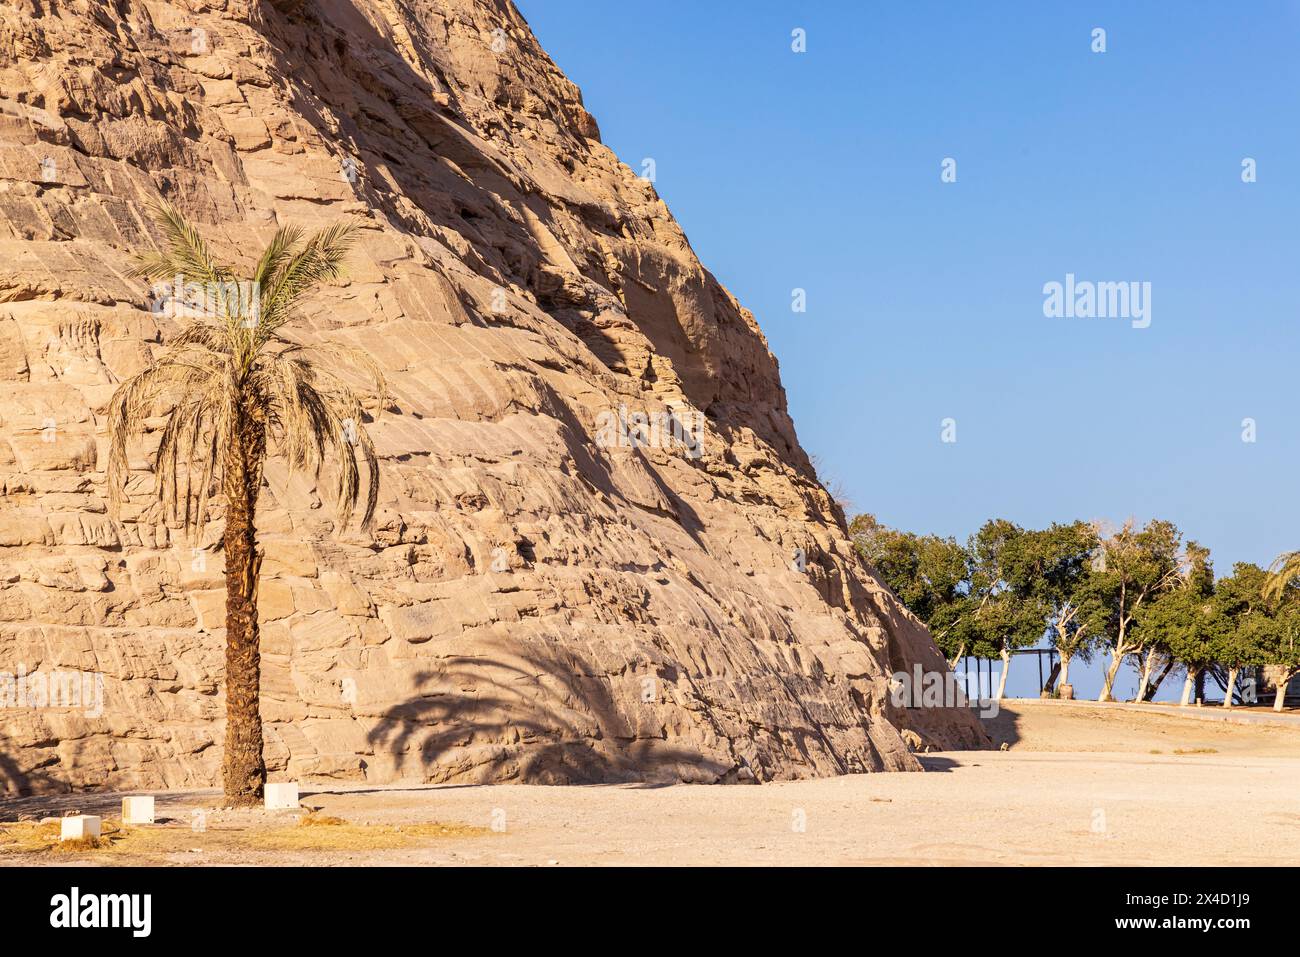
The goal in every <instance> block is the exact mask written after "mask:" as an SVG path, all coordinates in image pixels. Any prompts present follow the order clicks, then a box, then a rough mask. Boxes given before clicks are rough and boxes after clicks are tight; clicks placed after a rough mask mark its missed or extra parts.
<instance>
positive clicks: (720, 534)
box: [0, 0, 984, 792]
mask: <svg viewBox="0 0 1300 957" xmlns="http://www.w3.org/2000/svg"><path fill="white" fill-rule="evenodd" d="M160 195H162V196H165V197H167V198H169V199H171V200H172V201H173V202H175V203H176V204H177V205H178V206H179V207H180V208H181V210H182V211H183V212H184V213H185V214H186V215H187V216H189V217H190V218H191V219H193V220H194V221H195V222H197V223H198V224H200V225H201V227H202V228H203V229H204V230H205V232H206V234H207V235H208V236H209V237H210V239H211V240H212V241H213V244H214V246H215V247H216V250H217V252H218V253H219V254H220V255H222V256H223V257H226V258H230V259H234V260H236V261H240V260H247V259H248V258H249V257H250V256H251V255H252V254H253V253H254V252H255V250H257V249H258V248H260V246H261V244H262V243H264V242H265V240H266V239H267V238H268V237H269V235H270V234H271V232H272V231H273V230H274V228H275V227H276V226H277V225H278V224H281V223H285V222H296V223H300V224H302V225H304V226H308V227H317V226H320V225H323V224H326V223H329V222H333V221H335V220H337V219H338V218H340V217H350V218H352V219H354V220H356V221H357V222H358V223H360V224H361V225H362V226H363V231H362V237H363V238H362V241H361V242H360V244H359V247H358V250H357V252H356V254H355V255H354V257H353V260H352V263H351V266H350V269H349V276H348V279H347V281H346V282H344V283H341V284H339V285H337V286H336V287H332V288H330V289H329V290H327V291H326V292H325V293H324V294H323V295H322V296H321V297H319V299H318V300H317V301H316V302H315V305H314V307H313V309H312V311H311V314H310V315H307V316H306V317H304V320H303V323H302V327H303V328H304V329H307V330H310V334H312V335H317V336H321V337H325V338H334V339H338V340H342V341H346V342H348V343H351V344H353V345H356V346H361V347H364V348H365V349H367V350H369V351H370V352H371V353H372V354H373V355H374V356H376V357H377V358H378V359H379V360H380V361H381V362H382V363H383V365H384V367H385V368H386V369H387V370H388V372H389V374H390V376H391V381H392V386H393V390H394V401H393V405H392V408H391V409H390V410H388V412H387V413H386V414H384V415H383V416H381V417H380V418H379V419H378V421H376V422H375V423H373V424H371V426H370V428H371V431H372V434H374V436H375V437H376V440H377V442H378V444H379V447H380V451H381V453H382V456H383V462H384V465H383V475H382V479H383V488H382V506H381V514H380V517H379V520H378V522H377V526H376V529H375V531H374V534H373V536H362V535H359V534H358V533H357V532H355V530H340V529H336V528H335V527H334V523H333V520H332V515H331V512H330V509H329V508H328V506H326V507H322V503H321V500H320V499H319V498H318V496H317V493H316V491H315V489H314V488H313V487H312V486H311V484H310V483H309V482H307V481H305V480H304V479H303V478H302V477H296V478H292V479H291V478H290V477H288V476H287V475H286V474H285V470H284V469H283V468H282V467H279V466H278V465H277V466H275V467H273V468H272V469H271V471H270V474H269V476H268V483H267V487H266V488H265V490H264V494H263V502H262V506H261V513H260V521H259V525H260V528H261V531H262V536H263V541H264V543H265V547H266V563H265V568H264V571H265V577H264V582H263V585H262V594H261V600H262V615H263V636H264V658H263V668H264V674H263V713H264V716H265V720H266V723H267V748H268V760H269V763H270V765H271V767H272V769H273V774H275V775H288V776H294V777H311V776H325V777H335V778H349V779H357V780H367V781H380V782H382V781H389V780H395V779H399V778H418V779H426V780H457V781H487V780H524V781H534V782H562V781H597V780H624V779H640V780H690V781H737V780H753V779H757V780H769V779H778V778H796V777H805V776H812V775H826V774H836V773H842V772H853V771H874V770H882V769H897V770H906V769H915V768H916V767H917V764H916V762H915V759H914V758H912V756H911V755H910V754H909V753H908V750H907V749H906V748H905V747H904V744H903V742H902V740H901V738H900V733H899V731H900V729H901V728H903V727H908V728H911V729H912V730H913V731H915V732H917V733H919V734H920V735H921V737H922V738H923V739H925V740H927V741H928V742H930V743H933V744H934V745H936V746H946V747H960V746H979V745H982V744H983V742H984V738H983V735H982V732H981V731H979V729H978V725H977V723H976V722H975V721H974V719H973V718H972V717H971V715H970V714H969V713H968V712H965V711H899V710H896V709H894V708H893V707H892V706H891V704H890V702H889V701H888V695H887V690H886V689H887V680H888V675H889V674H890V673H891V672H893V671H895V670H898V669H903V668H910V667H911V666H912V665H914V664H915V663H918V662H920V663H923V664H924V665H925V666H926V667H927V668H929V667H934V668H942V667H943V665H942V661H941V659H940V657H939V656H938V654H937V652H936V651H935V650H934V647H933V645H932V643H931V641H930V639H929V636H928V635H927V634H926V633H925V631H924V629H923V628H922V627H921V626H920V625H919V624H918V623H917V622H916V621H915V620H914V619H913V618H911V617H910V616H909V615H907V614H906V612H904V611H903V610H902V609H901V608H900V606H899V605H898V604H897V602H896V601H895V600H894V598H893V597H892V596H891V595H890V594H889V593H888V592H887V591H885V590H883V589H882V588H881V587H880V586H879V585H878V584H877V583H876V582H875V580H874V579H873V578H872V577H871V576H870V574H869V572H868V571H867V570H866V569H865V568H863V567H862V566H861V564H860V563H859V562H858V561H857V559H856V558H855V556H854V554H853V551H852V548H851V546H850V543H849V542H848V541H847V538H846V533H845V529H844V525H843V517H842V516H841V515H839V514H838V511H837V509H836V506H835V505H834V504H833V502H832V501H831V500H830V498H829V497H828V496H827V494H826V492H825V490H824V489H823V488H822V487H821V486H820V485H819V484H818V482H817V480H816V477H815V475H814V472H813V470H812V468H811V466H810V464H809V461H808V459H807V457H806V456H805V454H804V453H803V451H802V450H801V449H800V447H799V444H798V442H797V440H796V438H795V432H794V428H793V425H792V423H791V420H790V417H789V415H788V414H787V412H786V403H785V397H784V394H783V391H782V388H781V384H780V380H779V377H778V373H777V367H776V362H775V361H774V359H773V358H772V356H771V354H770V353H769V352H768V349H767V345H766V342H765V340H764V338H763V335H762V333H761V332H760V330H759V328H758V326H757V324H756V323H755V321H754V318H753V317H752V316H751V315H750V313H749V312H747V311H746V310H745V309H743V308H742V307H741V306H740V305H739V304H738V303H737V302H736V301H735V299H733V298H732V297H731V295H730V294H728V293H727V291H726V290H725V289H723V288H722V287H721V286H720V285H719V284H718V282H717V281H716V280H715V279H714V278H713V276H711V275H710V274H709V273H708V272H707V271H706V270H705V269H704V268H703V267H702V266H701V265H700V263H699V262H698V260H697V259H696V257H695V255H694V254H693V252H692V251H691V248H690V245H689V244H688V242H687V240H686V237H685V236H684V234H683V233H682V230H681V229H680V227H679V226H678V225H677V223H676V222H675V221H674V219H673V218H672V216H671V215H670V214H669V212H668V210H667V208H666V207H665V206H664V204H663V202H662V201H661V200H660V199H659V198H658V196H657V195H656V194H655V191H654V188H653V187H652V185H650V184H649V183H646V182H643V181H642V180H640V179H638V178H637V176H636V175H635V174H634V173H633V172H632V171H631V170H629V169H628V168H627V167H625V166H624V165H622V164H621V163H620V162H619V161H618V160H617V159H616V158H615V156H614V155H613V153H611V152H610V150H608V149H607V148H606V147H605V146H603V145H602V144H601V142H600V140H599V132H598V129H597V125H596V122H595V120H594V119H593V118H592V117H591V116H590V115H589V114H588V113H587V111H586V110H585V109H584V108H583V105H582V99H581V96H580V94H579V91H578V90H577V88H576V87H574V85H573V84H572V83H570V82H569V81H568V80H567V79H566V78H565V77H564V76H563V75H562V74H561V73H560V71H559V70H558V69H557V68H556V67H555V65H554V64H553V63H552V62H551V61H550V60H549V58H548V57H547V56H546V54H545V53H544V52H543V51H542V50H541V49H540V48H539V46H538V44H537V41H536V40H535V39H534V37H533V36H532V34H531V32H530V31H529V28H528V26H527V24H526V23H525V22H524V20H523V19H522V18H521V17H520V15H519V14H518V12H517V11H515V9H514V8H513V6H511V5H510V4H509V3H508V2H506V0H438V2H434V0H404V2H401V3H398V2H396V0H305V2H279V3H275V4H270V3H259V2H256V0H254V2H246V0H207V2H205V0H177V2H153V0H110V2H105V0H57V2H55V0H0V380H3V384H2V385H0V389H2V390H3V400H2V402H0V485H2V487H3V495H4V497H3V505H2V506H0V671H4V672H11V673H12V672H17V671H19V670H20V668H21V669H25V670H26V671H28V672H32V671H40V672H43V673H50V672H55V671H60V670H63V671H78V672H84V673H93V674H99V675H102V676H103V687H104V705H103V709H102V714H92V713H90V711H89V710H88V709H87V708H85V707H82V708H79V709H78V708H65V707H53V708H52V707H46V708H38V709H31V708H21V707H6V708H0V779H2V780H3V782H4V787H5V789H6V790H9V791H11V792H12V791H14V790H20V789H26V790H41V789H47V788H63V787H68V786H74V787H93V786H106V787H132V788H135V787H164V786H166V787H182V786H200V785H201V786H208V785H212V784H213V783H214V782H215V781H216V780H217V778H218V767H219V761H220V754H219V752H220V741H221V725H222V718H223V713H224V711H223V704H222V698H221V673H220V672H221V662H222V644H221V632H222V592H221V590H220V587H221V583H222V582H221V555H220V553H219V551H214V549H213V544H214V542H215V541H216V535H215V528H214V529H213V530H212V532H210V534H209V536H208V538H207V540H206V541H205V542H203V543H202V546H203V547H202V548H200V549H198V550H195V549H194V548H192V547H191V546H190V545H189V544H188V543H187V542H186V541H185V540H184V538H183V537H182V536H181V535H180V534H179V533H178V532H176V531H174V530H169V529H167V528H166V527H163V526H161V525H159V524H158V521H157V519H158V516H157V509H156V506H155V505H154V504H153V502H152V498H151V489H152V476H151V475H150V474H149V472H148V464H149V456H148V453H149V451H150V449H149V447H148V444H147V443H146V445H145V446H143V447H141V448H139V449H138V450H137V453H138V457H137V460H136V462H135V465H136V466H137V467H138V472H137V473H136V475H135V477H134V478H133V480H132V482H131V485H130V493H131V503H130V506H129V507H128V508H127V509H126V510H125V511H124V512H123V514H122V516H121V520H120V521H115V520H114V519H113V518H112V517H111V516H110V515H109V514H108V512H107V508H106V504H105V494H104V482H103V464H104V461H105V437H104V429H103V426H104V419H105V406H106V403H107V400H108V398H109V396H110V395H111V393H112V391H113V389H114V386H115V384H116V383H117V382H119V381H120V380H121V379H122V378H123V377H125V376H127V375H129V374H131V373H132V372H133V371H134V370H135V369H136V368H138V367H139V365H140V364H141V362H142V361H143V360H144V359H145V357H146V356H147V355H148V354H149V353H150V351H151V350H155V349H158V348H159V347H160V345H161V343H163V342H165V341H166V338H167V335H168V333H169V331H170V330H172V329H173V328H174V324H173V323H172V321H171V320H170V319H168V318H167V317H166V316H165V315H159V314H157V313H156V312H155V311H151V309H150V306H149V300H148V290H146V289H144V288H142V287H141V286H140V285H139V283H137V282H135V281H133V280H131V279H129V278H127V273H128V270H129V267H130V264H131V257H132V254H133V253H135V252H139V251H141V250H144V249H147V248H149V247H150V246H151V245H152V244H153V243H154V241H155V238H156V236H155V231H154V229H153V227H152V226H151V225H150V223H149V220H148V215H147V206H148V205H149V203H150V202H152V201H153V200H154V199H156V198H157V197H158V196H160ZM620 409H621V410H623V414H624V415H626V417H628V418H630V419H631V420H632V421H633V422H634V423H635V422H637V421H645V422H649V423H652V424H653V423H661V424H662V423H668V427H667V428H665V429H664V430H662V431H661V434H660V435H659V441H656V442H653V443H651V444H648V445H647V444H638V443H630V442H623V441H620V440H619V436H620V435H621V434H622V431H621V427H620V426H618V425H617V423H618V422H619V416H620ZM638 416H645V419H644V420H640V419H638V418H637V417H638ZM674 422H676V423H683V424H684V425H685V428H683V429H681V430H679V431H674V428H673V427H672V423H674ZM611 423H614V424H615V428H614V432H613V433H611V432H610V428H609V427H610V425H611ZM611 434H614V439H613V440H611V438H610V436H611ZM799 550H802V554H803V555H804V556H806V565H805V566H804V570H802V571H801V570H799V567H800V564H801V563H800V562H798V561H797V560H795V559H796V556H798V555H799V554H800V551H799Z"/></svg>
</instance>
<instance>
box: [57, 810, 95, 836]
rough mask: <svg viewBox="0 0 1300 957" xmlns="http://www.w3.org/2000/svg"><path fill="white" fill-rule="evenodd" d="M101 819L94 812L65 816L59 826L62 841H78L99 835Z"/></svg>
mask: <svg viewBox="0 0 1300 957" xmlns="http://www.w3.org/2000/svg"><path fill="white" fill-rule="evenodd" d="M100 823H101V821H100V819H99V818H97V817H95V816H94V815H93V814H78V815H76V816H74V817H65V818H64V819H63V821H62V823H61V825H60V827H59V840H60V841H78V840H81V838H83V837H99V827H100Z"/></svg>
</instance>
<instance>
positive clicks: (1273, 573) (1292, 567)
mask: <svg viewBox="0 0 1300 957" xmlns="http://www.w3.org/2000/svg"><path fill="white" fill-rule="evenodd" d="M1296 579H1300V552H1285V553H1284V554H1282V555H1279V556H1278V557H1277V561H1275V562H1273V564H1272V566H1271V567H1270V568H1269V570H1268V580H1267V581H1265V582H1264V595H1265V596H1266V597H1268V598H1281V597H1282V595H1283V594H1284V593H1285V592H1286V587H1287V585H1289V584H1291V582H1292V581H1295V580H1296Z"/></svg>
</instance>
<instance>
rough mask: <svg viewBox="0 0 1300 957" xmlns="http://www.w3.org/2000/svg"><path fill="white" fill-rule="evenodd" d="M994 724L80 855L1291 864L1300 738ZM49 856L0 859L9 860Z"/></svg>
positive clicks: (1066, 712)
mask: <svg viewBox="0 0 1300 957" xmlns="http://www.w3.org/2000/svg"><path fill="white" fill-rule="evenodd" d="M999 722H1000V724H996V723H995V727H994V731H995V733H1001V734H1004V736H1005V735H1007V734H1010V735H1013V736H1014V738H1015V742H1016V743H1015V744H1014V746H1013V747H1012V749H1011V750H1009V751H994V752H967V753H960V754H959V753H950V754H937V755H927V756H926V757H925V758H924V761H925V763H926V765H927V767H928V769H929V770H930V772H931V773H927V774H879V775H861V776H848V777H842V778H833V779H826V780H819V781H805V782H791V783H780V784H768V785H763V786H760V787H745V786H735V787H708V786H675V787H635V786H607V787H563V788H561V787H532V786H523V785H516V786H511V785H502V786H491V787H454V786H443V787H414V788H395V787H384V788H360V789H357V788H352V789H335V788H329V789H325V788H312V787H308V786H304V789H303V792H304V793H303V800H302V803H303V805H304V806H305V807H308V808H314V809H318V811H319V814H323V815H332V816H337V817H339V818H342V819H345V820H346V821H348V822H353V823H361V824H367V825H375V826H381V825H384V826H388V827H385V828H384V829H383V830H382V834H383V835H385V839H384V841H383V842H382V844H383V848H382V849H379V848H368V847H367V846H366V843H367V842H366V837H365V835H366V834H367V833H370V832H367V831H366V830H365V829H364V828H363V829H359V830H358V829H348V830H347V831H346V832H345V831H341V830H340V831H337V832H335V833H334V834H331V833H330V832H331V829H330V828H329V827H320V828H311V829H306V828H303V829H301V830H311V831H313V832H319V833H321V835H322V837H321V838H320V839H319V841H317V840H316V839H315V838H312V839H311V840H309V841H306V842H305V843H306V845H307V846H300V845H303V844H304V841H303V840H301V839H299V840H296V841H290V840H287V838H286V832H287V831H288V830H289V829H291V828H293V827H294V825H295V823H296V821H295V818H296V817H297V814H296V813H295V812H279V813H278V814H268V813H264V812H257V813H255V814H245V815H239V814H229V813H227V814H225V815H222V814H216V815H212V816H210V818H209V820H208V827H207V830H206V831H204V832H195V831H193V830H192V829H191V828H190V827H189V826H188V822H190V821H191V820H192V818H193V811H194V810H195V809H198V808H203V807H211V806H212V804H213V803H215V801H216V797H217V796H216V794H215V792H205V793H201V794H195V793H191V794H170V795H165V796H160V798H159V813H160V815H163V816H166V817H168V818H170V819H171V820H172V822H173V823H172V824H171V825H170V826H167V825H164V826H161V827H158V828H155V829H151V830H152V831H154V832H155V833H153V834H152V835H150V836H149V837H148V840H141V841H140V842H138V843H136V844H135V845H134V846H128V845H131V843H132V842H131V841H130V840H127V841H123V842H122V843H121V847H118V848H114V849H112V850H109V851H92V852H87V853H85V854H84V855H78V859H84V860H85V861H87V862H92V861H98V862H102V863H106V864H107V863H134V862H143V861H153V862H158V863H177V864H198V863H237V862H247V863H258V864H263V863H279V864H295V865H298V864H381V863H410V864H480V865H540V866H548V865H550V866H554V864H557V863H558V864H560V865H584V864H736V865H760V864H985V863H988V864H1075V863H1077V864H1205V865H1215V864H1224V863H1236V864H1295V863H1297V862H1300V731H1295V730H1291V729H1288V728H1273V727H1254V726H1241V725H1218V724H1208V723H1203V722H1192V721H1188V720H1184V719H1179V718H1178V717H1176V716H1168V717H1167V716H1165V715H1158V714H1146V713H1140V712H1133V713H1126V712H1120V713H1116V712H1114V711H1107V710H1105V709H1095V708H1088V707H1086V706H1082V705H1081V706H1079V707H1077V708H1064V709H1048V708H1042V707H1038V706H1037V705H1025V706H1018V705H1016V704H1012V705H1010V706H1009V707H1008V708H1006V709H1004V712H1003V715H1002V716H1000V718H999ZM1057 746H1063V747H1067V748H1068V749H1069V750H1066V751H1058V750H1053V748H1054V747H1057ZM1210 749H1212V751H1211V750H1210ZM1153 750H1158V751H1160V752H1161V753H1158V754H1153V753H1150V752H1151V751H1153ZM1176 751H1186V752H1199V753H1183V754H1178V753H1175V752H1176ZM73 800H78V798H74V797H64V798H60V799H58V800H56V801H49V800H45V801H36V800H34V799H33V800H31V801H25V802H21V804H19V803H11V804H10V805H9V807H8V808H6V809H5V810H4V811H2V812H0V818H4V819H5V820H12V819H13V817H14V816H15V812H18V811H24V810H25V811H26V812H28V813H31V812H33V811H38V810H39V811H40V812H41V813H51V812H54V811H56V810H58V809H59V808H60V806H61V807H63V808H66V807H67V806H68V804H67V802H68V801H73ZM96 800H97V801H98V802H99V803H100V806H103V807H108V806H111V803H112V802H113V801H114V800H115V798H113V797H111V796H104V797H101V798H97V799H93V798H91V797H90V796H85V795H82V796H79V803H78V806H79V807H81V809H82V810H86V811H91V810H93V809H94V802H95V801H96ZM431 821H438V822H444V823H449V824H453V825H465V826H469V827H471V828H473V829H474V830H472V831H455V830H453V831H451V832H449V833H448V835H447V836H442V837H432V838H430V837H427V836H421V835H420V834H412V835H410V839H409V840H407V839H405V837H402V838H396V839H394V834H396V833H403V832H396V831H395V828H394V827H392V826H393V825H403V824H405V825H410V824H415V823H421V822H431ZM494 827H496V828H497V829H498V830H493V828H494ZM157 832H163V833H161V834H160V833H157ZM373 833H374V834H376V835H378V834H380V833H381V831H379V830H376V831H374V832H373ZM288 837H297V835H293V834H289V835H288ZM376 843H380V842H378V841H377V842H376ZM0 850H3V849H0ZM59 857H61V858H63V857H64V856H63V855H60V856H59ZM53 858H54V855H50V854H15V853H12V852H11V853H8V854H4V853H0V862H6V863H20V862H21V863H36V862H40V861H50V860H52V859H53Z"/></svg>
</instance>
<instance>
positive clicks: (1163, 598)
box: [1137, 541, 1232, 707]
mask: <svg viewBox="0 0 1300 957" xmlns="http://www.w3.org/2000/svg"><path fill="white" fill-rule="evenodd" d="M1185 555H1186V558H1185V564H1184V569H1183V578H1182V581H1181V582H1180V583H1179V584H1178V585H1176V586H1175V587H1174V588H1172V589H1170V590H1169V591H1166V592H1164V593H1162V594H1159V595H1157V596H1156V597H1155V598H1154V599H1153V600H1152V601H1150V602H1149V603H1147V604H1146V605H1145V606H1143V607H1141V608H1139V609H1138V612H1137V620H1138V629H1139V631H1140V633H1141V634H1142V635H1143V637H1144V641H1145V643H1146V645H1147V648H1148V649H1159V650H1160V651H1161V652H1162V653H1164V654H1166V655H1168V659H1169V661H1170V663H1171V664H1172V663H1173V662H1177V663H1178V664H1180V665H1182V666H1183V668H1184V669H1185V672H1186V678H1185V680H1184V682H1183V694H1182V700H1181V702H1180V703H1181V705H1182V706H1183V707H1186V706H1187V705H1188V703H1189V702H1190V700H1191V696H1192V692H1193V688H1195V687H1196V686H1198V685H1199V686H1203V684H1204V680H1203V675H1204V673H1205V670H1206V669H1207V668H1209V667H1210V666H1211V665H1212V664H1213V663H1214V662H1215V661H1216V660H1217V658H1218V656H1219V654H1220V653H1221V651H1222V650H1223V642H1224V639H1225V636H1226V635H1227V634H1228V633H1229V632H1230V631H1231V629H1232V622H1231V619H1230V618H1229V617H1228V616H1226V615H1225V614H1223V609H1222V606H1221V604H1220V603H1218V602H1216V601H1215V600H1214V567H1213V565H1212V564H1211V562H1210V550H1209V549H1208V548H1203V547H1201V546H1200V545H1198V544H1197V543H1196V542H1191V541H1189V542H1188V543H1187V546H1186V549H1185ZM1166 673H1167V672H1166ZM1145 677H1146V676H1145V675H1144V679H1145ZM1152 690H1153V691H1154V689H1152ZM1146 691H1147V688H1146V687H1145V686H1143V687H1140V688H1139V689H1138V698H1139V700H1146V695H1145V692H1146Z"/></svg>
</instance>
